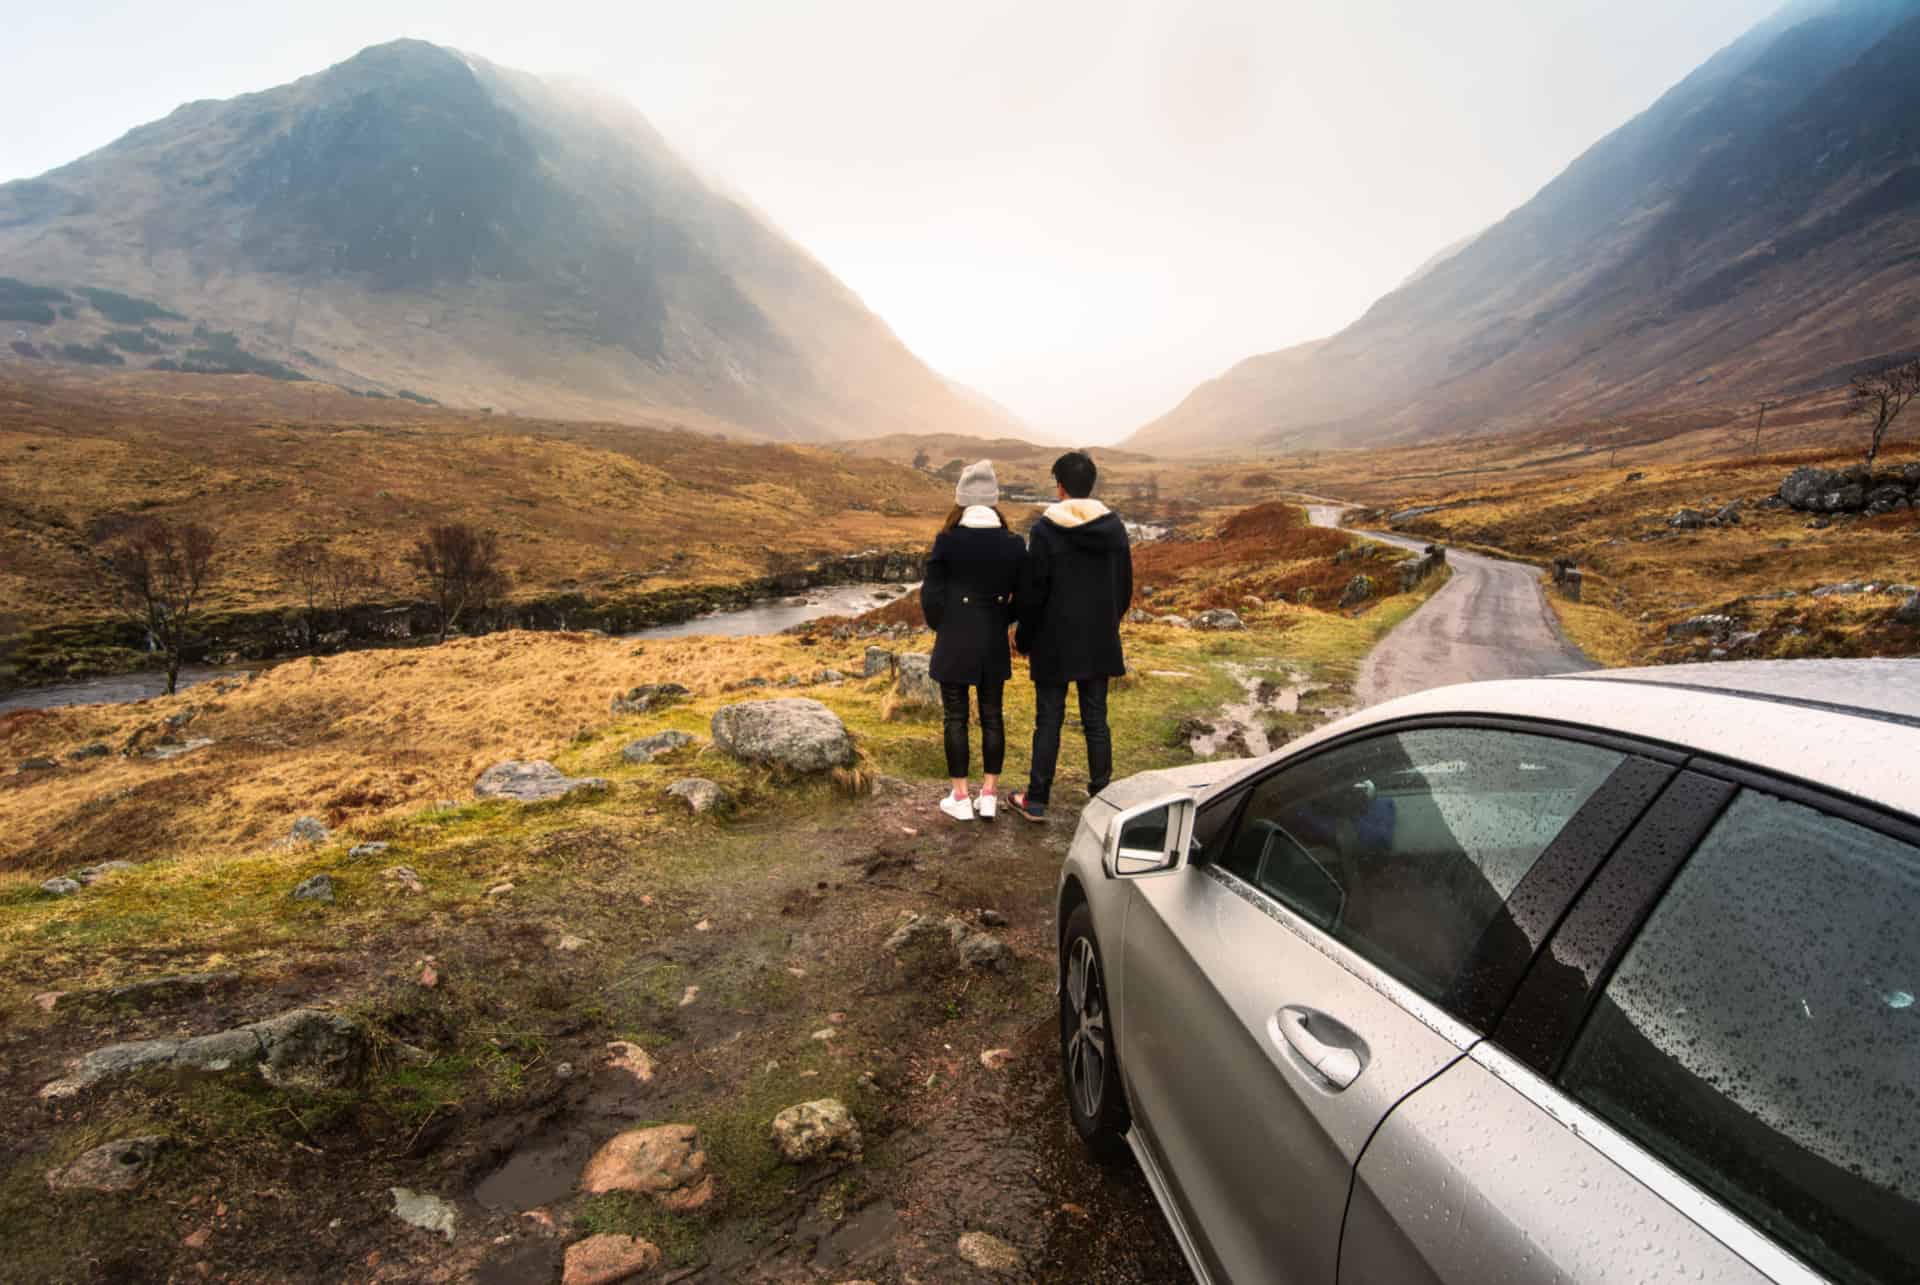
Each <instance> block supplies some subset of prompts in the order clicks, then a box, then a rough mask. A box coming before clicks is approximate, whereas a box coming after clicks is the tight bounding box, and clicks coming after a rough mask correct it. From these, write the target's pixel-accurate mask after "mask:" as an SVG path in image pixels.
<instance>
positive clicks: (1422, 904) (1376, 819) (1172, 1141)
mask: <svg viewBox="0 0 1920 1285" xmlns="http://www.w3.org/2000/svg"><path fill="white" fill-rule="evenodd" d="M1916 814H1920V661H1907V660H1901V661H1831V662H1829V661H1791V662H1753V663H1736V664H1717V665H1705V666H1686V667H1675V668H1668V669H1649V670H1629V671H1614V672H1610V673H1594V674H1582V675H1578V676H1568V677H1562V678H1543V679H1527V680H1518V681H1507V682H1492V683H1474V684H1469V685H1466V686H1461V687H1451V688H1444V689H1440V690H1436V691H1430V692H1425V693H1422V694H1420V695H1417V696H1410V697H1406V698H1403V699H1401V700H1396V701H1392V702H1389V703H1387V704H1384V705H1380V706H1377V707H1375V708H1373V709H1370V710H1367V711H1365V712H1364V713H1362V714H1359V715H1356V716H1353V717H1350V718H1348V719H1346V720H1344V721H1342V722H1338V723H1335V724H1334V725H1332V726H1330V727H1327V728H1325V729H1323V730H1321V731H1319V732H1317V733H1315V734H1313V735H1311V736H1308V737H1305V738H1303V739H1301V740H1299V741H1296V742H1295V743H1293V744H1292V745H1289V746H1287V747H1286V748H1284V749H1283V750H1281V751H1279V752H1278V753H1276V754H1273V755H1270V756H1268V757H1266V758H1262V759H1256V760H1242V761H1239V762H1236V763H1208V764H1199V765H1196V766H1193V767H1190V768H1180V769H1176V770H1173V771H1169V772H1153V773H1147V774H1144V775H1142V776H1136V777H1133V778H1131V779H1128V780H1124V781H1120V782H1116V783H1115V784H1114V785H1113V786H1112V787H1110V788H1109V789H1108V790H1107V791H1106V792H1105V793H1103V794H1102V795H1101V796H1100V798H1099V799H1097V800H1095V801H1094V802H1093V803H1091V804H1089V805H1088V807H1087V809H1086V810H1085V812H1084V814H1083V815H1082V817H1081V821H1080V828H1079V833H1078V835H1077V836H1076V838H1075V841H1074V844H1073V846H1072V849H1071V850H1070V852H1069V855H1068V857H1067V860H1066V865H1065V869H1064V870H1063V872H1062V875H1061V880H1060V890H1059V921H1058V922H1059V924H1060V1035H1061V1051H1062V1059H1063V1069H1064V1073H1065V1082H1066V1084H1065V1087H1066V1094H1067V1100H1068V1104H1069V1108H1070V1110H1071V1112H1072V1116H1073V1121H1074V1124H1075V1126H1076V1127H1077V1128H1078V1130H1079V1131H1080V1134H1081V1136H1082V1137H1084V1138H1085V1139H1086V1140H1087V1142H1088V1143H1089V1144H1090V1145H1092V1146H1093V1147H1094V1148H1096V1149H1097V1150H1101V1151H1104V1152H1107V1153H1124V1152H1125V1151H1126V1150H1127V1149H1128V1148H1130V1149H1131V1150H1132V1152H1133V1154H1134V1155H1135V1156H1136V1157H1137V1158H1138V1160H1139V1163H1140V1167H1141V1169H1142V1170H1144V1171H1145V1173H1146V1176H1147V1179H1148V1182H1149V1184H1150V1185H1151V1186H1152V1188H1153V1191H1154V1194H1155V1195H1156V1197H1157V1198H1158V1199H1159V1202H1160V1206H1161V1208H1162V1210H1163V1211H1164V1212H1165V1213H1166V1216H1167V1221H1168V1222H1169V1224H1171V1226H1172V1228H1173V1230H1174V1233H1175V1236H1176V1238H1177V1239H1178V1240H1179V1242H1180V1245H1181V1247H1182V1249H1183V1251H1184V1252H1185V1253H1186V1256H1187V1260H1188V1262H1189V1263H1190V1264H1191V1266H1192V1268H1193V1271H1194V1274H1195V1275H1196V1276H1197V1277H1199V1278H1200V1279H1201V1280H1202V1281H1211V1282H1228V1281H1234V1282H1256V1281H1274V1282H1296V1281H1303V1282H1305V1281H1310V1282H1316V1283H1324V1282H1339V1283H1340V1285H1348V1283H1350V1282H1418V1281H1448V1282H1469V1281H1471V1282H1493V1281H1515V1282H1522V1281H1549V1280H1553V1281H1574V1282H1587V1281H1616V1280H1617V1281H1665V1280H1687V1281H1694V1280H1706V1281H1733V1280H1738V1281H1747V1280H1769V1279H1771V1280H1775V1281H1813V1280H1821V1279H1828V1278H1831V1279H1837V1280H1843V1281H1920V1007H1917V1006H1916V1002H1915V996H1916V995H1920V820H1916Z"/></svg>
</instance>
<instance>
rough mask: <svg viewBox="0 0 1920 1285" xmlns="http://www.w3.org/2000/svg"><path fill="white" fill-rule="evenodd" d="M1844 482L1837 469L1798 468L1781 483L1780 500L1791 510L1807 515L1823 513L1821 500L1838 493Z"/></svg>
mask: <svg viewBox="0 0 1920 1285" xmlns="http://www.w3.org/2000/svg"><path fill="white" fill-rule="evenodd" d="M1843 480H1844V479H1843V477H1842V475H1841V474H1840V472H1839V471H1838V470H1835V469H1826V468H1811V467H1809V468H1797V469H1795V470H1794V471H1793V472H1791V473H1789V474H1787V477H1786V480H1785V481H1783V482H1781V483H1780V498H1781V499H1783V500H1785V501H1786V502H1787V504H1788V506H1789V507H1791V508H1796V509H1799V510H1801V511H1802V512H1805V513H1818V512H1821V511H1822V509H1821V507H1820V506H1821V500H1822V499H1823V498H1824V497H1825V496H1826V495H1828V494H1830V493H1832V492H1834V491H1837V490H1838V489H1839V488H1840V486H1841V484H1842V482H1843Z"/></svg>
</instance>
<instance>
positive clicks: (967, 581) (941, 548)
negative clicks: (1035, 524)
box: [920, 508, 1027, 686]
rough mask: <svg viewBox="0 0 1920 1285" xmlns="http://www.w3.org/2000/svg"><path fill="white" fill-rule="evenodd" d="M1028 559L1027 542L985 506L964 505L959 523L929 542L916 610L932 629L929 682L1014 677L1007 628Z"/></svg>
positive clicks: (994, 680) (975, 682) (975, 683)
mask: <svg viewBox="0 0 1920 1285" xmlns="http://www.w3.org/2000/svg"><path fill="white" fill-rule="evenodd" d="M989 519H990V520H991V525H986V524H985V523H986V522H987V521H988V520H989ZM1026 561H1027V547H1026V545H1025V544H1024V543H1022V542H1021V539H1020V537H1019V536H1017V535H1015V534H1014V533H1013V532H1011V531H1009V530H1007V528H1005V527H1003V526H1001V525H1000V519H999V517H998V516H997V515H995V514H994V513H993V511H992V510H991V509H984V508H983V509H975V508H969V509H968V510H967V517H966V520H965V521H963V522H962V524H961V525H959V526H957V527H955V528H954V529H953V530H951V531H942V532H941V533H940V534H939V536H937V537H936V538H935V539H934V542H933V554H932V556H931V557H929V558H928V559H927V575H926V579H925V581H924V582H923V583H922V584H921V586H920V609H921V611H922V612H923V613H924V614H925V615H926V618H927V625H928V627H929V628H931V629H932V630H933V632H934V640H933V659H932V661H931V663H930V665H929V668H928V672H929V673H930V674H931V675H932V676H933V681H935V682H936V683H964V684H966V685H968V686H978V685H979V684H981V683H1004V682H1006V681H1007V680H1008V679H1009V678H1012V677H1013V655H1012V653H1011V652H1010V651H1009V650H1008V648H1007V627H1008V626H1009V625H1011V624H1012V623H1013V611H1014V608H1013V598H1014V592H1015V590H1016V589H1017V588H1018V586H1019V583H1020V570H1021V568H1022V567H1023V566H1025V565H1026Z"/></svg>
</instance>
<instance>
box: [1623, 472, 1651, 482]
mask: <svg viewBox="0 0 1920 1285" xmlns="http://www.w3.org/2000/svg"><path fill="white" fill-rule="evenodd" d="M1646 476H1647V475H1646V474H1645V473H1629V474H1627V481H1629V482H1640V481H1644V480H1645V479H1646Z"/></svg>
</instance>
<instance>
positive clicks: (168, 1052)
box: [40, 1008, 368, 1100]
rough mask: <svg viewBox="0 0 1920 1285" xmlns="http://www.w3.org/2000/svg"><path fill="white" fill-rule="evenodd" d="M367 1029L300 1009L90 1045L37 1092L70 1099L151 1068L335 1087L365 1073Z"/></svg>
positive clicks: (333, 1015)
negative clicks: (186, 1032) (252, 1071)
mask: <svg viewBox="0 0 1920 1285" xmlns="http://www.w3.org/2000/svg"><path fill="white" fill-rule="evenodd" d="M367 1047H368V1046H367V1033H366V1031H365V1029H364V1028H362V1027H361V1026H360V1025H359V1024H358V1023H357V1022H354V1021H353V1020H351V1019H350V1018H346V1017H343V1016H341V1015H340V1014H338V1013H329V1012H326V1011H325V1010H323V1009H317V1008H299V1009H295V1010H293V1011H292V1012H290V1013H283V1014H281V1015H280V1016H279V1017H275V1018H271V1019H269V1020H267V1021H264V1022H254V1023H251V1024H250V1025H247V1026H237V1027H234V1028H233V1029H232V1030H229V1031H221V1032H219V1033H218V1034H214V1035H200V1036H195V1037H193V1038H191V1039H184V1040H139V1041H135V1042H134V1043H131V1044H110V1045H108V1046H107V1047H105V1048H101V1049H95V1050H94V1051H93V1052H91V1053H89V1054H87V1055H86V1056H85V1057H83V1058H81V1059H80V1060H79V1061H78V1062H76V1063H74V1064H73V1067H72V1070H71V1071H70V1073H69V1074H68V1075H67V1076H66V1077H65V1078H63V1079H59V1080H55V1081H54V1082H53V1083H51V1084H49V1085H47V1086H46V1087H45V1088H43V1089H41V1090H40V1096H41V1097H42V1098H45V1099H50V1100H51V1099H58V1098H68V1097H72V1096H74V1095H75V1094H77V1093H80V1092H83V1091H84V1090H86V1089H89V1088H92V1087H93V1086H94V1085H96V1084H100V1083H102V1082H103V1081H107V1080H113V1079H118V1078H120V1077H121V1076H125V1075H131V1074H133V1073H134V1072H136V1071H143V1070H146V1069H148V1068H151V1067H191V1068H195V1069H198V1070H203V1071H227V1070H236V1069H240V1068H243V1067H257V1068H258V1069H259V1072H260V1075H261V1077H262V1078H264V1079H266V1080H267V1081H268V1082H270V1083H273V1084H278V1085H282V1086H297V1087H301V1088H313V1089H337V1088H345V1087H347V1086H349V1085H352V1084H355V1083H357V1082H358V1081H359V1079H360V1077H361V1076H362V1075H363V1074H364V1073H365V1070H366V1061H367Z"/></svg>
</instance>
